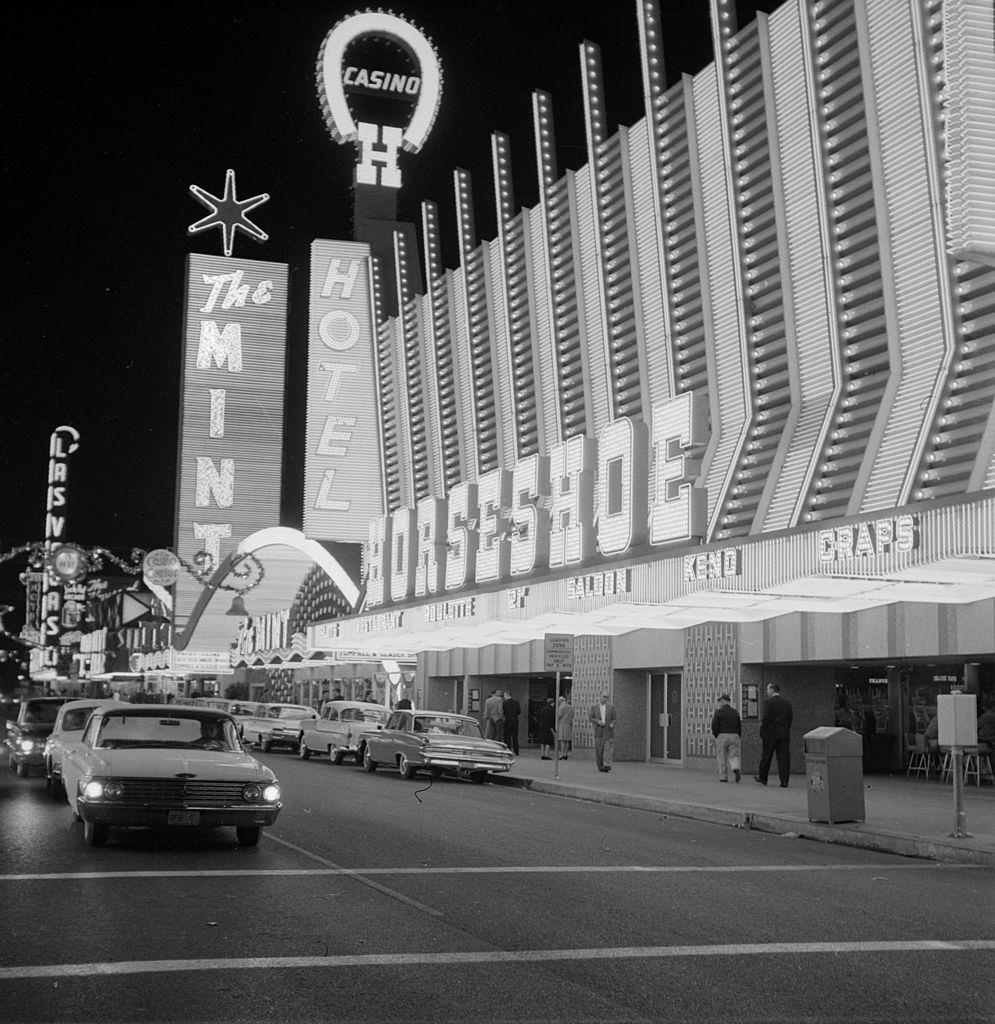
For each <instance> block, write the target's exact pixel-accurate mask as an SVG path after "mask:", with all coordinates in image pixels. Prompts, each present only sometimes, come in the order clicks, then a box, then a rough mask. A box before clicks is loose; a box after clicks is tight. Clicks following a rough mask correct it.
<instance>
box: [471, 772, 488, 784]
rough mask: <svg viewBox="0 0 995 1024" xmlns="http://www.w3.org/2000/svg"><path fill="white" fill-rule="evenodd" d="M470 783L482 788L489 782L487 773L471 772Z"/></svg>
mask: <svg viewBox="0 0 995 1024" xmlns="http://www.w3.org/2000/svg"><path fill="white" fill-rule="evenodd" d="M470 781H471V782H475V783H476V784H477V785H478V786H482V785H483V784H484V783H485V782H486V781H487V772H470Z"/></svg>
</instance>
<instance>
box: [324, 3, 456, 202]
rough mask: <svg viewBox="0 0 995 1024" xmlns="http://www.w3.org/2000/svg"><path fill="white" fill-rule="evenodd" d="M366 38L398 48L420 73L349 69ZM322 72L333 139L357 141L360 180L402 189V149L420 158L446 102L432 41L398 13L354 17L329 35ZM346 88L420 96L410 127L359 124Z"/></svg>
mask: <svg viewBox="0 0 995 1024" xmlns="http://www.w3.org/2000/svg"><path fill="white" fill-rule="evenodd" d="M363 36H374V37H379V38H382V39H385V40H387V41H388V42H391V43H394V44H395V45H397V46H399V47H400V48H401V49H402V50H404V52H405V53H406V54H407V55H408V56H409V57H410V59H411V60H412V61H413V62H414V63H415V64H416V65H417V67H418V72H419V74H417V75H407V76H405V75H395V74H390V73H388V72H385V71H380V70H374V71H367V70H366V69H365V68H357V67H356V66H354V65H346V64H345V52H346V49H347V48H348V47H349V46H350V44H352V43H354V42H356V40H358V39H359V38H361V37H363ZM317 71H318V75H317V79H318V99H319V101H320V102H321V109H322V113H323V114H324V115H325V123H326V124H327V125H328V130H329V132H330V133H331V136H332V138H333V139H334V140H335V141H336V142H338V143H346V142H352V143H354V144H355V145H356V146H357V148H358V149H359V160H358V162H357V165H356V181H357V182H358V183H359V184H362V185H379V186H381V187H383V188H400V187H401V170H400V167H399V166H398V163H397V154H398V152H399V151H400V150H403V151H404V152H406V153H417V152H418V151H419V150H420V149H421V148H422V146H423V145H424V144H425V140H426V139H427V138H428V134H429V132H430V131H431V130H432V125H433V124H434V123H435V117H436V114H437V113H438V111H439V103H440V101H441V99H442V68H441V67H440V65H439V59H438V56H437V55H436V52H435V47H434V46H433V45H432V43H431V41H430V40H429V39H428V38H427V37H426V36H424V35H423V34H422V33H421V31H420V30H419V29H417V28H416V27H415V26H414V25H412V24H411V23H410V22H408V21H405V20H404V18H401V17H398V16H397V15H396V14H391V13H389V12H384V11H365V12H362V13H357V14H352V15H350V16H349V17H348V18H344V19H343V20H342V21H340V22H339V23H338V24H337V25H336V26H335V27H334V28H333V29H332V30H331V31H330V32H329V33H328V35H327V36H325V40H324V42H323V43H322V44H321V50H320V52H319V54H318V69H317ZM346 86H349V87H352V88H356V87H359V86H362V87H365V88H366V89H369V90H371V91H379V92H386V93H401V94H403V95H405V96H417V101H416V103H415V108H414V111H413V112H412V114H411V121H410V123H409V124H408V126H407V128H401V127H399V126H397V125H386V124H373V123H371V122H369V121H359V122H357V121H355V120H354V119H353V116H352V112H351V111H350V110H349V105H348V103H347V102H346V92H345V87H346Z"/></svg>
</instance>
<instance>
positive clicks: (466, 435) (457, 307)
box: [449, 267, 480, 482]
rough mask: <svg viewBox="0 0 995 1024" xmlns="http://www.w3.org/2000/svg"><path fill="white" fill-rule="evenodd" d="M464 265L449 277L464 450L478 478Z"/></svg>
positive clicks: (469, 473) (470, 474)
mask: <svg viewBox="0 0 995 1024" xmlns="http://www.w3.org/2000/svg"><path fill="white" fill-rule="evenodd" d="M463 273H464V271H463V268H462V267H457V268H456V270H454V271H452V273H451V276H450V289H449V309H450V313H451V317H452V328H453V348H454V350H455V355H456V391H457V394H458V395H459V401H458V404H459V408H460V409H461V410H462V411H463V423H462V427H463V435H462V436H463V452H464V453H465V456H466V467H465V468H466V479H467V480H468V481H470V482H473V481H475V480H476V479H477V475H478V467H479V466H480V449H479V447H478V444H477V436H478V435H477V417H476V415H475V411H476V406H475V403H474V401H473V384H472V381H471V378H472V361H471V358H470V331H469V327H468V324H467V317H466V285H465V284H464V282H463Z"/></svg>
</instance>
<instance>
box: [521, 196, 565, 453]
mask: <svg viewBox="0 0 995 1024" xmlns="http://www.w3.org/2000/svg"><path fill="white" fill-rule="evenodd" d="M525 227H526V231H527V238H528V253H529V264H528V287H529V305H530V306H531V309H532V338H533V344H534V348H535V352H536V355H537V358H538V362H537V369H538V378H539V396H538V397H539V408H540V410H541V417H542V421H541V424H540V431H539V433H540V438H544V439H545V444H544V445H541V446H540V447H541V449H542V450H545V449H546V448H548V447H549V446H550V445H552V444H555V443H556V441H557V423H558V422H559V413H558V412H557V391H558V389H557V386H556V375H555V372H554V367H555V366H556V361H555V360H556V357H555V355H554V346H553V329H552V322H551V319H550V317H551V312H552V307H551V301H552V296H551V289H550V286H549V280H550V278H549V259H548V257H547V254H546V236H545V232H544V230H543V224H542V214H541V213H540V212H539V209H538V207H537V208H536V209H534V210H526V211H525Z"/></svg>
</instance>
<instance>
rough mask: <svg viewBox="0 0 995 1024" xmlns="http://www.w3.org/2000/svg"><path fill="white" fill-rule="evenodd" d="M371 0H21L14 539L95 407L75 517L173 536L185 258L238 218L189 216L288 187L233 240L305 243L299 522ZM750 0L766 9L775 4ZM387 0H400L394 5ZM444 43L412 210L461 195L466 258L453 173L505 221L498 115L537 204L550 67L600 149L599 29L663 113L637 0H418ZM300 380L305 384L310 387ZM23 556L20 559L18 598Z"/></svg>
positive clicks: (292, 473) (10, 582) (566, 129)
mask: <svg viewBox="0 0 995 1024" xmlns="http://www.w3.org/2000/svg"><path fill="white" fill-rule="evenodd" d="M364 6H365V5H360V4H356V5H353V4H349V3H346V2H340V0H325V2H322V3H315V2H310V0H305V2H300V0H294V2H288V0H239V2H236V3H205V2H203V0H198V2H196V3H194V2H183V0H178V2H172V3H162V2H154V0H153V2H148V0H141V2H138V0H136V2H132V3H123V2H119V3H112V2H86V3H79V2H77V3H72V4H69V3H52V2H47V0H32V2H30V3H29V2H22V3H18V4H16V5H15V6H13V7H12V8H11V9H8V11H7V13H6V14H5V16H4V35H5V37H6V41H7V46H6V51H7V52H6V57H5V59H6V61H7V63H6V66H5V68H4V71H3V76H4V120H3V123H4V129H5V131H4V134H5V144H4V156H3V158H2V160H3V179H4V185H5V193H6V203H5V220H6V224H5V227H6V231H5V236H6V237H5V243H6V244H5V249H6V255H7V264H8V267H9V268H10V269H9V271H8V278H7V281H6V287H5V289H4V292H5V294H4V300H5V301H4V314H5V315H4V321H5V330H4V339H3V347H2V366H3V390H2V395H3V401H4V407H5V409H4V411H5V415H4V417H3V424H4V426H3V446H2V453H3V454H2V467H3V499H2V503H0V552H3V553H6V552H8V551H10V550H11V549H12V548H13V547H15V546H16V545H18V544H22V543H25V542H27V541H34V540H41V539H43V536H44V526H45V496H46V471H47V464H48V439H49V436H50V434H51V432H52V430H53V429H54V428H55V427H57V426H59V425H61V424H70V425H72V426H74V427H76V428H77V429H78V430H79V431H80V433H81V435H82V438H81V444H80V448H79V451H78V452H76V454H74V455H73V456H72V458H71V459H70V461H69V492H68V497H69V504H68V507H67V517H68V523H67V537H66V539H68V540H71V541H75V542H76V543H79V544H81V545H83V546H85V547H89V546H93V545H102V546H105V547H107V548H109V549H111V550H112V551H115V552H119V553H120V554H122V555H124V554H127V552H128V551H130V549H131V548H132V547H140V548H143V549H150V548H155V547H170V546H172V542H173V527H172V523H173V511H174V502H175V493H174V492H175V475H176V451H175V449H176V439H177V432H178V416H179V409H178V404H179V403H178V399H179V369H180V359H181V341H182V323H183V321H182V316H183V308H182V306H183V282H184V259H185V255H186V254H187V253H189V252H206V253H211V254H219V253H220V252H221V233H220V231H219V230H216V229H215V230H213V231H211V232H208V233H206V234H201V235H197V236H189V235H188V234H187V230H186V229H187V226H188V225H190V224H192V223H193V222H194V221H196V220H198V219H200V217H202V216H203V215H204V214H206V212H207V211H206V210H205V209H204V208H203V207H202V206H201V205H200V204H199V203H198V202H197V201H196V200H195V199H194V198H193V196H192V195H191V194H190V193H189V186H190V185H191V184H197V185H199V186H201V187H202V188H204V189H205V190H206V191H208V192H212V193H214V194H215V195H218V194H220V192H221V191H222V189H223V185H224V176H225V170H226V168H229V167H231V168H234V170H235V172H236V174H237V181H238V193H239V196H240V198H244V197H248V196H253V195H256V194H258V193H261V192H268V193H269V194H270V196H271V199H270V201H269V202H268V203H266V204H264V205H263V206H260V207H258V208H257V209H256V210H255V211H253V213H252V214H250V216H251V217H252V219H253V220H254V221H255V222H256V223H257V224H258V225H259V226H260V227H261V228H262V229H263V230H264V231H266V232H267V233H268V234H269V241H268V242H265V243H262V244H258V243H255V242H253V241H252V240H250V239H248V237H247V236H246V235H244V234H239V235H238V236H237V240H236V247H235V255H237V256H242V257H245V258H250V259H252V258H256V259H263V260H273V261H278V262H285V263H288V264H289V265H290V268H291V270H290V273H291V308H290V337H289V345H290V352H289V359H288V363H289V373H290V381H289V393H288V408H289V410H290V412H289V414H288V423H287V438H288V451H287V455H286V457H285V458H286V464H287V478H288V480H289V481H290V488H289V493H288V494H287V495H286V498H285V502H284V505H285V509H286V514H285V518H284V525H289V526H299V525H300V523H299V518H298V517H299V509H300V504H301V501H300V496H299V491H298V489H297V488H298V487H299V485H300V481H301V479H302V471H303V450H302V449H303V415H302V413H303V409H302V399H303V382H302V380H301V379H300V374H299V371H300V368H301V367H302V366H303V365H304V356H305V345H306V339H307V326H306V293H307V287H306V285H307V270H308V268H307V255H308V249H309V245H310V242H311V240H312V239H313V238H316V237H324V238H348V237H349V235H350V225H351V208H352V204H351V176H352V166H353V160H354V150H353V148H352V147H351V146H338V145H336V144H334V143H333V142H332V140H331V139H330V137H329V136H328V134H327V131H326V128H325V125H324V122H323V120H322V117H321V114H320V111H319V107H318V101H317V97H316V93H315V86H314V67H315V62H316V58H317V54H318V50H319V47H320V45H321V42H322V40H323V38H324V36H325V35H326V33H327V32H328V31H329V29H331V28H332V26H333V25H334V24H335V23H336V22H337V21H338V20H339V19H340V18H342V17H344V16H346V15H348V14H350V13H352V12H353V11H355V10H358V9H361V8H362V7H364ZM776 6H778V5H777V3H776V2H771V3H744V4H742V5H741V12H740V19H741V23H745V21H746V20H748V19H749V18H750V17H752V12H753V11H754V10H755V9H757V8H762V9H764V10H771V9H773V8H774V7H776ZM385 9H387V8H386V7H385ZM390 9H392V10H394V11H395V12H396V13H400V14H404V15H405V16H407V17H408V18H409V20H412V21H415V22H416V23H417V24H419V25H420V26H421V28H422V29H423V31H425V32H426V34H427V35H429V36H430V37H431V38H432V40H433V41H434V42H435V44H436V48H437V50H438V51H439V55H440V59H441V61H442V65H443V73H444V85H443V98H442V107H441V110H440V114H439V118H438V120H437V122H436V124H435V127H434V129H433V131H432V134H431V135H430V137H429V140H428V142H427V143H426V145H425V147H424V148H423V149H422V151H421V152H420V153H419V154H418V155H417V156H416V157H412V158H410V159H409V160H408V161H407V164H406V165H405V168H404V169H405V173H406V175H407V177H406V183H405V188H404V190H403V193H402V196H401V208H400V214H401V217H402V218H403V219H407V220H412V221H415V222H416V223H417V222H418V220H419V204H420V203H421V201H422V200H423V199H430V200H433V201H435V202H436V203H437V204H438V205H439V207H440V214H441V216H442V226H443V241H444V260H445V262H446V264H447V265H448V266H454V265H455V264H456V262H457V259H456V247H455V229H454V227H453V217H452V214H451V208H452V206H453V198H452V171H453V168H454V167H456V166H462V167H466V168H468V169H469V170H470V171H471V172H472V173H473V180H474V196H475V203H476V219H477V228H478V234H479V235H480V236H481V237H493V234H494V226H493V225H494V214H493V195H492V189H491V183H490V132H491V131H493V130H501V131H505V132H507V133H509V134H510V136H511V142H512V152H513V167H514V174H515V190H516V203H517V205H518V206H532V205H534V204H535V203H536V202H537V195H536V184H535V172H534V170H533V148H532V134H531V99H530V93H531V90H532V89H533V88H536V87H538V88H542V89H545V90H546V91H548V92H550V93H551V94H552V96H553V104H554V107H553V109H554V116H555V120H556V139H557V152H558V160H559V165H560V170H561V173H562V171H563V170H564V169H566V168H568V167H569V168H576V167H579V166H580V165H581V164H583V163H584V162H585V158H586V150H585V142H584V135H583V120H582V109H583V108H582V98H581V91H580V72H579V65H578V57H577V47H578V43H579V42H580V41H581V40H582V39H585V38H586V39H590V40H592V41H594V42H596V43H598V44H600V46H601V48H602V56H603V62H604V68H605V86H606V94H607V106H608V113H609V119H610V122H611V124H613V125H614V124H618V123H623V124H632V123H633V122H634V121H636V120H637V119H638V118H639V117H640V116H641V113H642V83H641V75H640V67H639V60H638V29H637V21H636V7H635V3H634V0H632V2H630V0H606V2H602V3H591V2H583V0H582V2H577V0H506V2H499V0H461V2H435V3H431V2H424V0H411V2H398V3H397V4H395V5H393V6H392V7H391V8H390ZM661 9H662V14H663V18H664V22H665V27H666V30H667V31H666V46H665V56H666V65H667V74H668V79H669V80H670V81H671V82H672V81H674V80H676V79H677V78H679V76H680V75H681V74H682V73H694V72H696V71H698V70H700V68H701V67H702V66H703V65H704V64H706V63H707V62H708V61H709V60H710V59H711V41H710V40H711V35H710V29H709V25H708V0H661ZM295 394H296V395H297V396H298V400H294V395H295ZM23 568H24V565H23V561H22V560H18V561H8V562H6V563H4V564H3V565H2V566H0V602H2V603H9V604H13V605H15V606H16V609H17V610H16V611H15V612H13V613H11V614H10V615H9V616H8V620H7V627H8V629H11V628H18V627H19V621H20V616H21V614H22V607H23V588H21V587H20V585H19V584H18V583H17V573H18V572H20V571H21V570H22V569H23Z"/></svg>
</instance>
